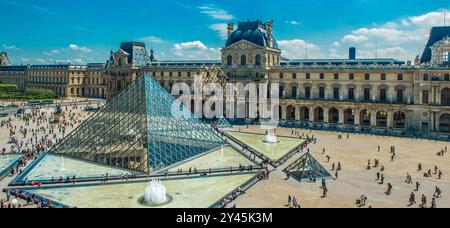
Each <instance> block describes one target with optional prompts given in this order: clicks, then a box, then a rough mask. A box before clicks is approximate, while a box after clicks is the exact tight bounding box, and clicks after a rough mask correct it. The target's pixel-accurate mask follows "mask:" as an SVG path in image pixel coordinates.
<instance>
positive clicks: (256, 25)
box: [225, 20, 278, 49]
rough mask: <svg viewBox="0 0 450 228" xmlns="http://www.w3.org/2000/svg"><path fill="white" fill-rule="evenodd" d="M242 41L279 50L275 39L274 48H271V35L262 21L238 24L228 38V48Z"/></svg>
mask: <svg viewBox="0 0 450 228" xmlns="http://www.w3.org/2000/svg"><path fill="white" fill-rule="evenodd" d="M241 40H246V41H249V42H251V43H254V44H257V45H259V46H261V47H267V48H274V49H278V44H277V41H276V40H275V38H273V47H270V46H269V34H268V32H267V25H266V24H265V23H263V22H262V21H260V20H257V21H247V22H238V28H237V29H236V30H235V31H234V32H233V33H232V34H231V35H230V37H228V39H227V42H226V45H225V46H226V47H228V46H230V45H232V44H235V43H237V42H239V41H241Z"/></svg>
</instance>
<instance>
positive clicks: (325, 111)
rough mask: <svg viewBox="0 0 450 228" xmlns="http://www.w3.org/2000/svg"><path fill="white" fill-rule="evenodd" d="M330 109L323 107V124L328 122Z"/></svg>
mask: <svg viewBox="0 0 450 228" xmlns="http://www.w3.org/2000/svg"><path fill="white" fill-rule="evenodd" d="M329 112H330V109H329V108H323V122H324V123H325V124H328V123H329V122H330V118H329V117H330V115H329V114H330V113H329Z"/></svg>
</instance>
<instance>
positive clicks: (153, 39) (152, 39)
mask: <svg viewBox="0 0 450 228" xmlns="http://www.w3.org/2000/svg"><path fill="white" fill-rule="evenodd" d="M139 40H140V41H143V42H148V43H154V44H162V43H165V42H166V41H165V40H163V39H161V38H159V37H156V36H146V37H142V38H139Z"/></svg>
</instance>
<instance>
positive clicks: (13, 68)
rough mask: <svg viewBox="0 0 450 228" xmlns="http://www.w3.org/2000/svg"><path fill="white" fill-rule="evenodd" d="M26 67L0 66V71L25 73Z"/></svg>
mask: <svg viewBox="0 0 450 228" xmlns="http://www.w3.org/2000/svg"><path fill="white" fill-rule="evenodd" d="M27 69H28V66H0V71H26V70H27Z"/></svg>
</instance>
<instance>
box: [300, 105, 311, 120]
mask: <svg viewBox="0 0 450 228" xmlns="http://www.w3.org/2000/svg"><path fill="white" fill-rule="evenodd" d="M300 120H301V121H309V120H310V119H309V108H308V107H306V106H302V107H301V108H300Z"/></svg>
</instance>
